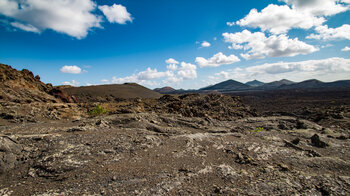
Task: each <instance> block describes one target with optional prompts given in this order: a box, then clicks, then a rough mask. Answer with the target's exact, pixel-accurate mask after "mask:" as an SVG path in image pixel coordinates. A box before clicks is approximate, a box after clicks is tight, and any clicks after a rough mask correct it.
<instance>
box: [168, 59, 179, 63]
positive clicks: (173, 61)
mask: <svg viewBox="0 0 350 196" xmlns="http://www.w3.org/2000/svg"><path fill="white" fill-rule="evenodd" d="M165 63H166V64H179V62H178V61H176V60H175V59H173V58H169V59H167V60H166V61H165Z"/></svg>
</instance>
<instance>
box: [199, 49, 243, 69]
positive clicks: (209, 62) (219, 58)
mask: <svg viewBox="0 0 350 196" xmlns="http://www.w3.org/2000/svg"><path fill="white" fill-rule="evenodd" d="M239 61H240V59H239V58H238V57H237V56H235V55H230V56H226V55H224V54H223V53H222V52H219V53H217V54H215V55H214V56H213V57H211V58H209V59H205V58H203V57H197V58H196V63H197V64H198V66H199V67H219V66H220V65H228V64H232V63H236V62H239Z"/></svg>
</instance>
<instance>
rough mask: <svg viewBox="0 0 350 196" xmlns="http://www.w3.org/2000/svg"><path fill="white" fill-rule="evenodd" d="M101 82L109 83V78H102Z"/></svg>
mask: <svg viewBox="0 0 350 196" xmlns="http://www.w3.org/2000/svg"><path fill="white" fill-rule="evenodd" d="M101 82H103V83H109V80H107V79H102V80H101Z"/></svg>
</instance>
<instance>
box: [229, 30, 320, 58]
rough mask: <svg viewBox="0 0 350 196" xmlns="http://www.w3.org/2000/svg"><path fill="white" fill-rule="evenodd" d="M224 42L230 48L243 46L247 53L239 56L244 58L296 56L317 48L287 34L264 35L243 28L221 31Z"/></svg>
mask: <svg viewBox="0 0 350 196" xmlns="http://www.w3.org/2000/svg"><path fill="white" fill-rule="evenodd" d="M223 37H224V39H225V42H228V43H231V44H232V46H231V48H235V49H237V48H243V49H244V50H245V51H248V52H247V53H242V54H241V56H242V57H243V58H244V59H246V60H250V59H263V58H265V57H266V56H267V57H284V56H296V55H299V54H309V53H312V52H315V51H317V50H318V48H315V47H314V46H312V45H309V44H306V43H305V42H302V41H300V40H298V38H294V39H290V38H289V37H288V36H287V35H285V34H281V35H271V36H270V37H266V36H265V34H264V33H262V32H255V33H251V32H250V31H248V30H243V31H242V32H238V33H223Z"/></svg>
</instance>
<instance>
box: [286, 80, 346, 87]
mask: <svg viewBox="0 0 350 196" xmlns="http://www.w3.org/2000/svg"><path fill="white" fill-rule="evenodd" d="M346 87H350V80H340V81H335V82H322V81H319V80H315V79H312V80H305V81H302V82H299V83H295V84H291V85H282V86H280V87H279V89H320V88H346Z"/></svg>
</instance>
